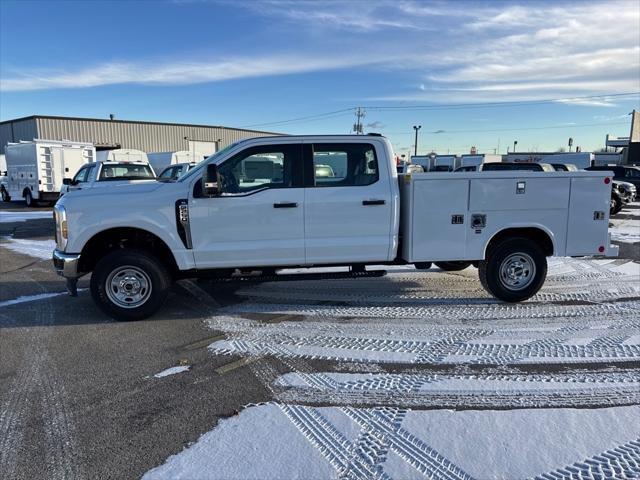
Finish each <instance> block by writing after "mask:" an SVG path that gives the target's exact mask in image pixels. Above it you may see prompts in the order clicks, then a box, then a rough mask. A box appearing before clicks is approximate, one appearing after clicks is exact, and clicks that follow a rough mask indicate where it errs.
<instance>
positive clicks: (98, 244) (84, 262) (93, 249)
mask: <svg viewBox="0 0 640 480" xmlns="http://www.w3.org/2000/svg"><path fill="white" fill-rule="evenodd" d="M119 248H138V249H140V250H146V251H147V252H149V253H151V254H153V255H154V256H155V257H156V258H157V259H158V260H159V261H160V262H162V263H163V264H164V266H165V267H166V268H167V269H168V270H169V273H171V274H172V275H173V274H175V273H176V272H177V271H178V265H177V264H176V261H175V258H174V256H173V252H172V251H171V249H170V248H169V247H168V246H167V244H166V243H164V241H163V240H162V239H161V238H160V237H158V236H157V235H154V234H153V233H151V232H147V231H146V230H142V229H140V228H129V227H126V228H125V227H123V228H111V229H109V230H104V231H102V232H100V233H97V234H96V235H94V236H93V237H92V238H91V240H89V241H88V242H87V243H86V245H85V246H84V248H83V249H82V252H80V265H79V268H80V270H81V271H83V272H90V271H92V270H93V268H94V267H95V266H96V264H97V263H98V261H99V260H100V259H101V258H102V257H104V256H105V255H106V254H107V253H108V252H111V251H113V250H117V249H119Z"/></svg>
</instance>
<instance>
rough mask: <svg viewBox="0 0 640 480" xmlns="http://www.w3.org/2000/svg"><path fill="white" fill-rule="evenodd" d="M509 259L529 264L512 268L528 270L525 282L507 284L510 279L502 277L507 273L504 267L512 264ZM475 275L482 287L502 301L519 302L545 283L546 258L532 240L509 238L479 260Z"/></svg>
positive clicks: (520, 271)
mask: <svg viewBox="0 0 640 480" xmlns="http://www.w3.org/2000/svg"><path fill="white" fill-rule="evenodd" d="M522 260H524V262H522ZM512 261H515V262H516V263H517V262H519V261H520V262H521V263H524V264H525V265H527V264H530V265H531V266H530V267H529V268H526V267H524V268H523V267H515V268H516V270H517V271H518V273H523V274H525V273H524V272H526V271H529V272H530V275H529V278H528V279H526V282H525V280H522V283H521V284H520V285H512V286H510V285H509V281H510V280H509V279H508V278H506V279H504V280H503V278H502V274H504V275H505V276H508V268H507V267H508V265H509V263H511V264H512V265H513V263H512ZM506 262H509V263H506ZM503 266H504V270H503ZM532 267H535V268H532ZM501 271H502V274H501ZM478 276H479V277H480V283H481V284H482V286H483V287H484V289H485V290H486V291H487V292H489V293H490V294H491V295H493V296H494V297H496V298H498V299H500V300H503V301H505V302H521V301H523V300H527V299H528V298H531V297H532V296H534V295H535V294H536V293H537V292H538V290H540V288H541V287H542V285H543V284H544V281H545V279H546V278H547V257H546V256H545V254H544V252H543V251H542V249H541V248H540V247H539V246H538V244H536V243H535V242H534V241H533V240H530V239H528V238H509V239H506V240H503V241H502V242H501V243H499V244H498V245H496V246H495V247H493V248H492V249H491V251H490V252H488V253H487V259H486V260H482V261H481V262H480V263H479V265H478ZM525 278H526V274H525ZM511 281H514V282H515V281H516V280H511Z"/></svg>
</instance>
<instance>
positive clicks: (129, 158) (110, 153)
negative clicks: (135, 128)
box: [96, 148, 149, 162]
mask: <svg viewBox="0 0 640 480" xmlns="http://www.w3.org/2000/svg"><path fill="white" fill-rule="evenodd" d="M96 159H97V160H98V161H99V162H149V159H148V157H147V154H146V153H145V152H143V151H142V150H135V149H133V148H117V149H115V150H101V151H99V152H97V154H96Z"/></svg>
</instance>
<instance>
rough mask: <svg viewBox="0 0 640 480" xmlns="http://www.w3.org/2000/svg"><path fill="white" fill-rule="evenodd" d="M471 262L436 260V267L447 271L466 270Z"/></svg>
mask: <svg viewBox="0 0 640 480" xmlns="http://www.w3.org/2000/svg"><path fill="white" fill-rule="evenodd" d="M469 265H471V262H436V267H438V268H439V269H440V270H444V271H445V272H457V271H460V270H464V269H465V268H467V267H468V266H469Z"/></svg>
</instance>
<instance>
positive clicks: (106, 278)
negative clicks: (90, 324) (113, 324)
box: [91, 248, 171, 321]
mask: <svg viewBox="0 0 640 480" xmlns="http://www.w3.org/2000/svg"><path fill="white" fill-rule="evenodd" d="M118 278H120V280H119V281H118ZM114 283H116V284H117V283H119V284H120V286H118V285H114ZM170 286H171V276H170V275H169V273H168V272H167V269H166V268H165V267H164V265H163V264H162V263H161V262H160V261H159V260H158V259H157V258H156V257H154V256H153V255H151V254H149V253H147V252H145V251H143V250H137V249H131V248H124V249H120V250H116V251H113V252H111V253H109V254H108V255H106V256H105V257H104V258H103V259H102V260H100V261H99V262H98V264H97V265H96V267H95V269H94V270H93V274H92V275H91V296H92V297H93V300H94V302H96V305H98V307H99V308H100V310H102V311H103V312H104V313H106V314H107V315H109V316H110V317H112V318H114V319H116V320H124V321H131V320H142V319H144V318H148V317H150V316H151V315H153V314H154V313H155V312H157V311H158V309H159V308H160V307H161V306H162V304H163V303H164V301H165V299H166V296H167V291H168V290H169V287H170ZM108 288H109V289H110V291H108V290H107V289H108ZM128 292H132V293H131V294H130V296H129V297H128V299H127V298H125V297H126V296H127V295H128V294H129V293H128ZM138 297H141V298H139V299H138V300H139V301H136V300H135V299H136V298H138ZM117 299H120V303H118V301H117Z"/></svg>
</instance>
